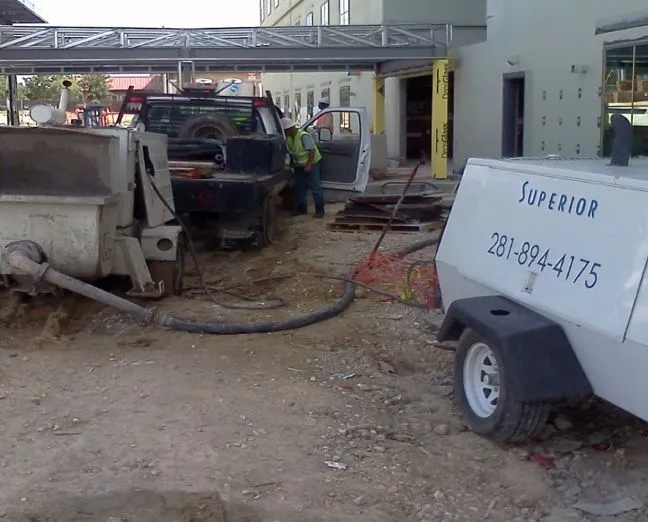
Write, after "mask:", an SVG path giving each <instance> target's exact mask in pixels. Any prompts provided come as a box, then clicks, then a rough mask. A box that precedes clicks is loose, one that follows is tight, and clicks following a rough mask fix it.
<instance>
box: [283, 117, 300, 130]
mask: <svg viewBox="0 0 648 522" xmlns="http://www.w3.org/2000/svg"><path fill="white" fill-rule="evenodd" d="M296 126H297V124H296V123H295V122H294V121H292V120H291V119H290V118H281V128H282V129H283V130H288V129H292V128H293V127H296Z"/></svg>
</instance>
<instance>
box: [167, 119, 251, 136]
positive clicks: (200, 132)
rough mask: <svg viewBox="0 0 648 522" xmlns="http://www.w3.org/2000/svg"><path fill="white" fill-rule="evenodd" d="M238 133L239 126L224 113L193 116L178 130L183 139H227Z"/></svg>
mask: <svg viewBox="0 0 648 522" xmlns="http://www.w3.org/2000/svg"><path fill="white" fill-rule="evenodd" d="M238 135H239V130H238V127H237V126H236V125H234V122H232V120H230V119H229V118H228V117H227V116H225V115H224V114H212V115H211V116H199V117H197V118H192V119H190V120H187V121H186V122H184V124H183V125H182V127H180V130H179V131H178V137H179V138H180V139H183V140H189V139H196V138H209V139H215V140H226V139H227V138H231V137H233V136H238Z"/></svg>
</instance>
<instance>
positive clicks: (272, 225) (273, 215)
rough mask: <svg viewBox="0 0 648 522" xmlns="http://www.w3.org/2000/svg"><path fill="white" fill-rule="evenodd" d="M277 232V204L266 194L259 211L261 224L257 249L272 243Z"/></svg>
mask: <svg viewBox="0 0 648 522" xmlns="http://www.w3.org/2000/svg"><path fill="white" fill-rule="evenodd" d="M276 232H277V203H276V201H275V198H274V197H273V196H272V195H271V194H268V195H266V197H265V198H264V200H263V208H262V209H261V223H260V232H259V247H260V248H264V247H267V246H270V245H271V244H272V243H273V242H274V238H275V234H276Z"/></svg>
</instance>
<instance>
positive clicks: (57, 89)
mask: <svg viewBox="0 0 648 522" xmlns="http://www.w3.org/2000/svg"><path fill="white" fill-rule="evenodd" d="M64 80H70V81H71V82H72V86H71V87H70V101H71V102H74V101H78V100H79V99H81V97H82V92H81V87H80V86H79V85H78V84H77V82H76V81H75V80H74V78H70V77H69V76H64V75H60V74H49V75H37V76H30V77H29V78H27V79H25V84H24V86H23V88H22V89H21V91H22V92H21V94H22V95H24V97H25V99H27V100H33V101H48V102H51V103H54V102H56V101H57V100H58V99H59V97H60V96H61V90H62V89H63V81H64Z"/></svg>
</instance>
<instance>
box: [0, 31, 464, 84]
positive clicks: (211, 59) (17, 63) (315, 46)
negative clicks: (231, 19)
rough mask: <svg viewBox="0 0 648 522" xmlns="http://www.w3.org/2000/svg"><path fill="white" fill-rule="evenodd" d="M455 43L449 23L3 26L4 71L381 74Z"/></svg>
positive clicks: (0, 61) (0, 60) (0, 64)
mask: <svg viewBox="0 0 648 522" xmlns="http://www.w3.org/2000/svg"><path fill="white" fill-rule="evenodd" d="M451 43H452V26H451V25H449V24H440V25H432V24H395V25H355V26H353V25H351V26H308V27H301V26H299V27H294V26H288V27H267V28H266V27H253V28H217V29H165V28H163V29H143V28H114V27H106V28H101V27H97V28H94V27H52V26H22V27H20V26H0V72H1V73H3V74H21V75H23V74H43V73H49V74H54V73H81V72H102V73H125V72H126V73H136V72H137V73H163V72H174V71H176V70H177V67H178V63H179V62H192V63H193V64H194V67H195V70H196V71H197V72H209V71H262V72H291V71H344V70H376V68H377V66H378V65H379V64H381V63H385V62H390V61H411V60H415V61H416V60H430V61H432V60H434V59H437V58H440V57H443V56H445V55H446V53H447V51H448V49H449V47H450V45H451Z"/></svg>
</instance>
